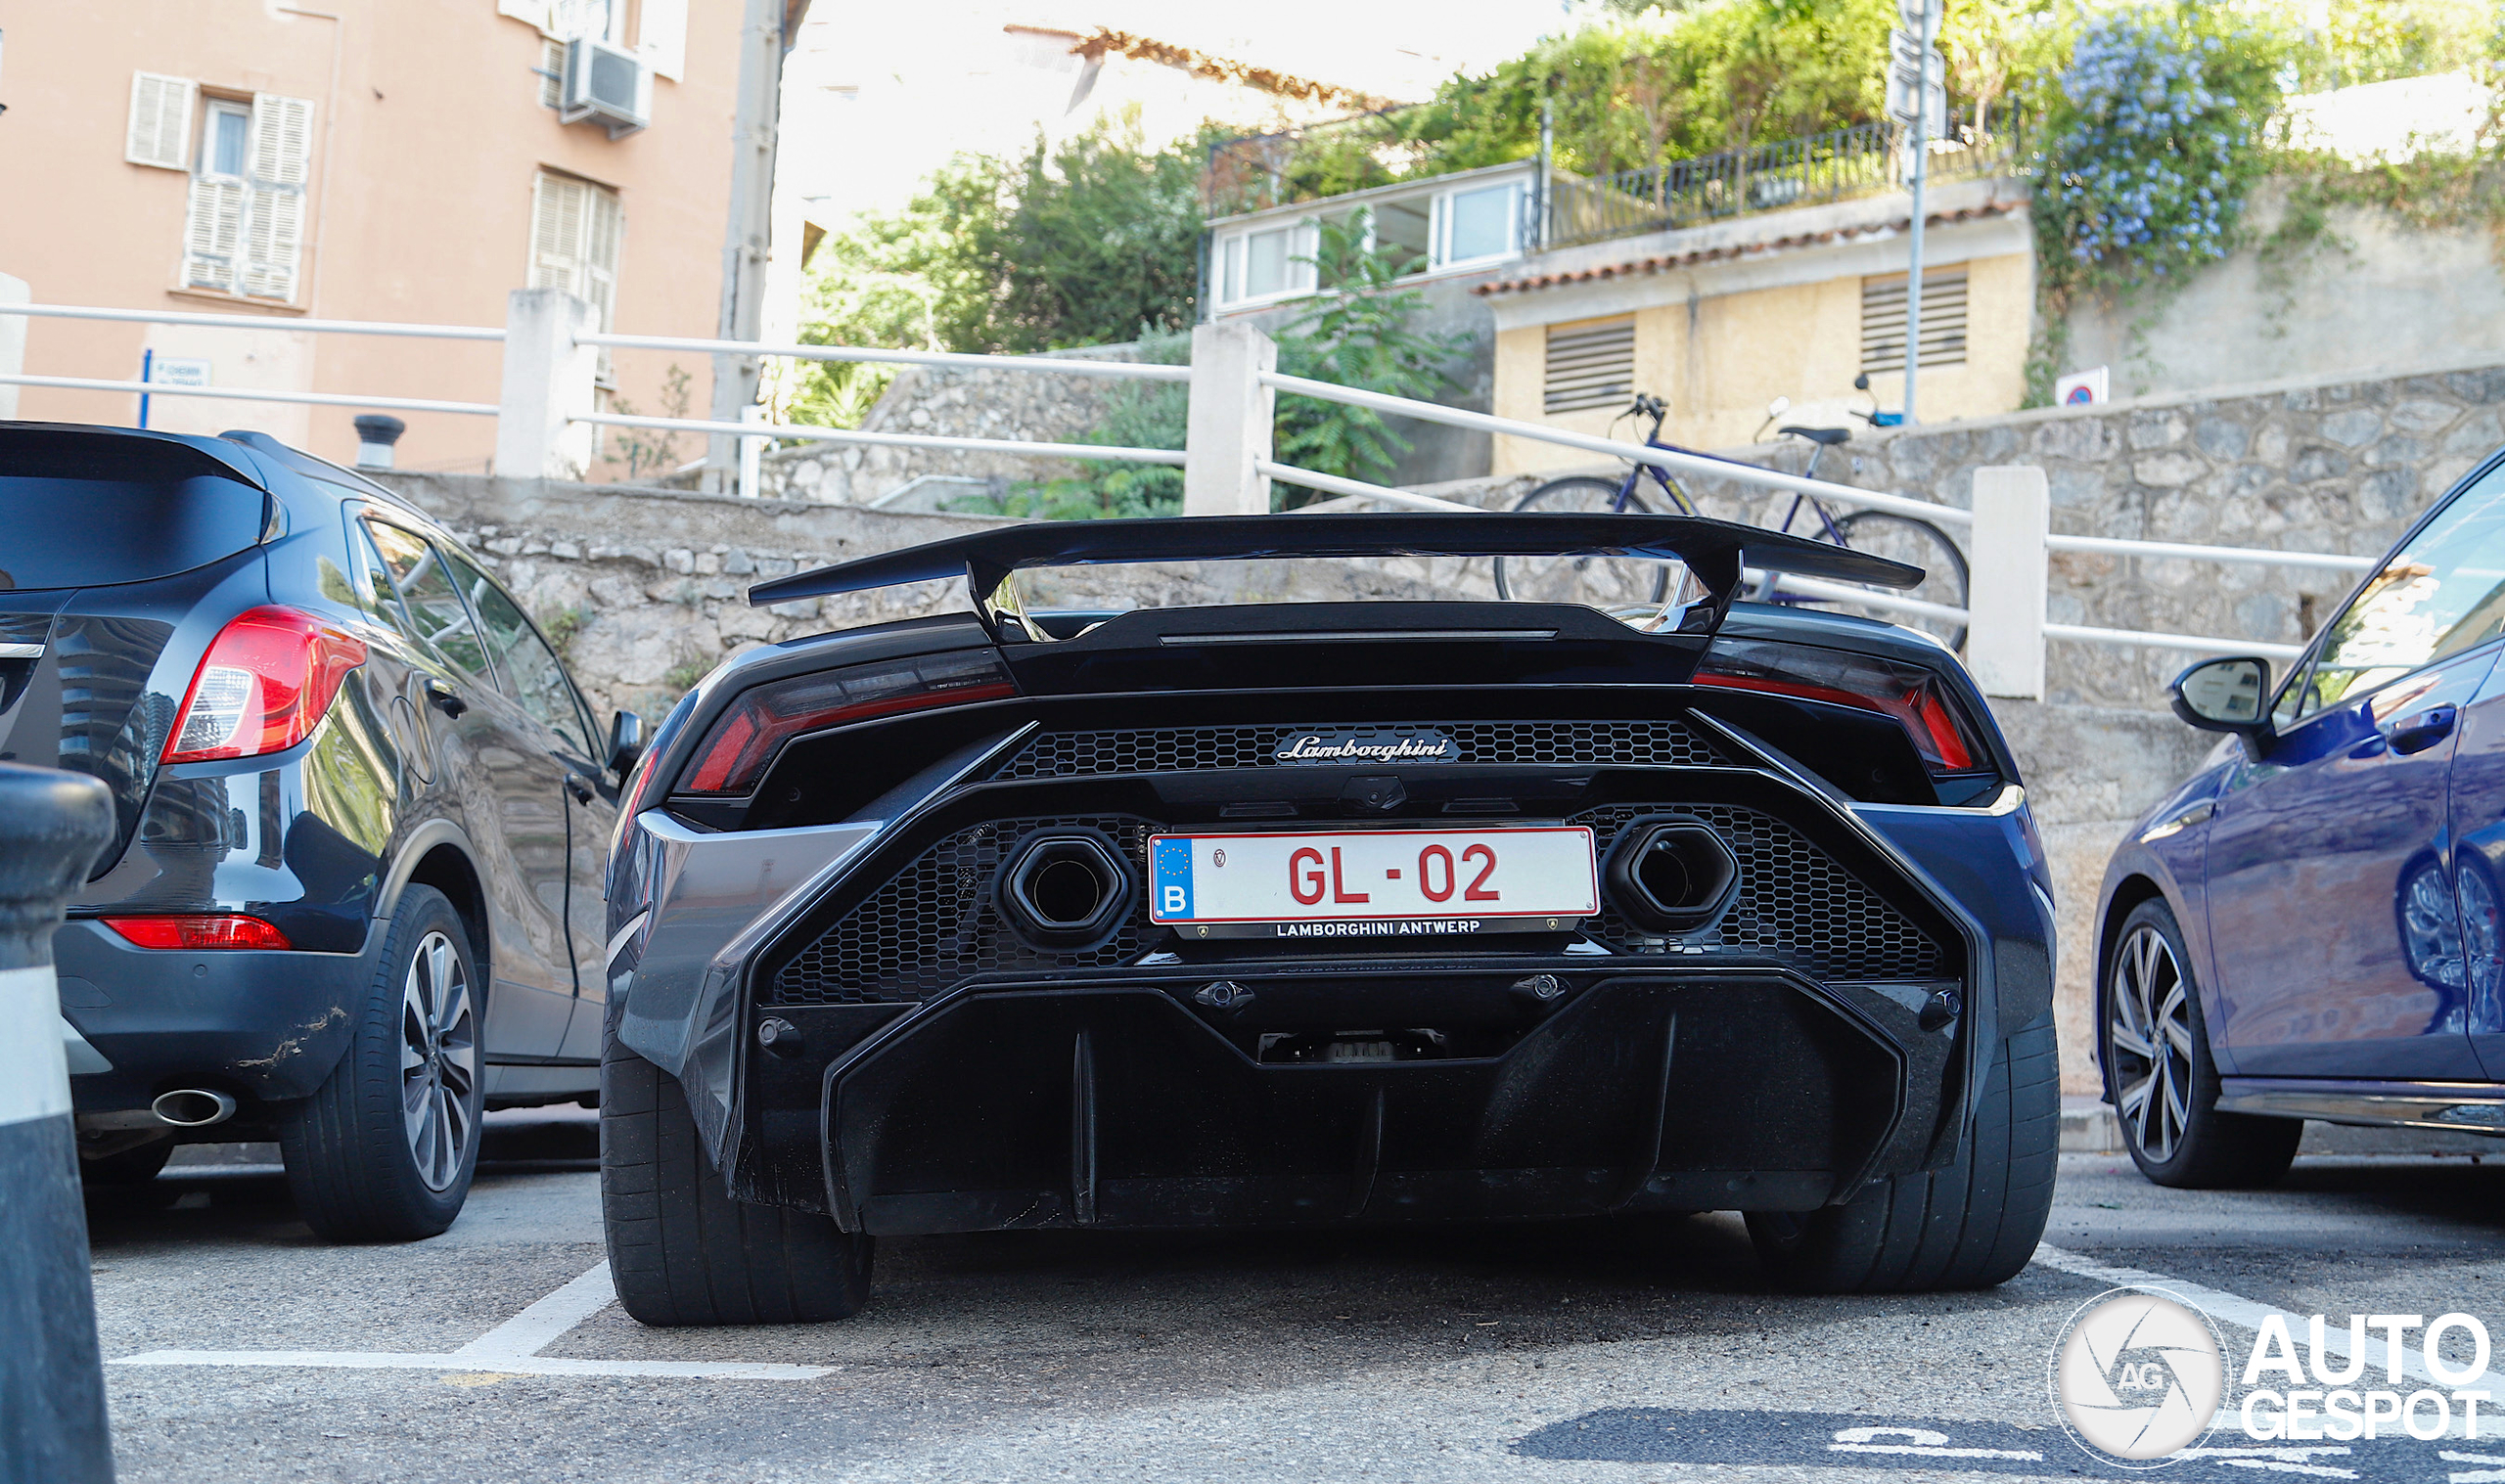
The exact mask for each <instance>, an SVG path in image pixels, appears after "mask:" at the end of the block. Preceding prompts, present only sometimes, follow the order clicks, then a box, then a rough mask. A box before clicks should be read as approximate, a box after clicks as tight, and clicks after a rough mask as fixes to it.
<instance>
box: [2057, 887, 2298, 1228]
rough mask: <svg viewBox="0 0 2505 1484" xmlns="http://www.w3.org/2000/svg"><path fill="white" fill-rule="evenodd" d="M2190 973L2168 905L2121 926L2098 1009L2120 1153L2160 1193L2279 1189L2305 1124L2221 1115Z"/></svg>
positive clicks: (2142, 911) (2137, 913)
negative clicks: (2273, 1186) (2123, 1152)
mask: <svg viewBox="0 0 2505 1484" xmlns="http://www.w3.org/2000/svg"><path fill="white" fill-rule="evenodd" d="M2191 964H2192V956H2191V955H2190V954H2189V953H2187V952H2186V951H2185V950H2184V946H2183V929H2182V928H2181V926H2179V925H2178V924H2177V923H2176V922H2175V921H2174V910H2173V909H2172V908H2170V907H2168V906H2166V904H2165V901H2164V899H2163V898H2162V897H2152V898H2150V899H2149V900H2148V901H2145V902H2142V903H2141V904H2140V905H2139V906H2137V907H2134V908H2132V909H2131V915H2130V916H2129V917H2127V918H2124V919H2123V920H2122V930H2121V931H2120V932H2119V933H2117V934H2116V935H2115V939H2114V962H2112V963H2111V964H2109V965H2107V966H2106V967H2105V992H2104V994H2102V995H2101V996H2099V997H2098V1007H2097V1020H2098V1024H2097V1032H2098V1036H2099V1038H2100V1040H2099V1045H2100V1049H2101V1050H2102V1051H2103V1052H2104V1056H2103V1057H2102V1058H2101V1059H2102V1061H2103V1062H2104V1078H2105V1097H2106V1100H2107V1101H2108V1102H2111V1103H2112V1104H2113V1105H2114V1112H2115V1116H2116V1119H2117V1120H2118V1122H2119V1123H2120V1124H2121V1126H2122V1147H2123V1148H2125V1149H2126V1150H2128V1151H2129V1152H2130V1155H2131V1162H2132V1163H2133V1164H2135V1165H2138V1166H2139V1167H2140V1173H2141V1174H2143V1175H2145V1176H2147V1177H2148V1178H2149V1179H2150V1180H2151V1181H2152V1182H2153V1183H2155V1184H2158V1185H2162V1186H2173V1187H2175V1188H2176V1189H2178V1190H2188V1191H2220V1190H2239V1189H2248V1188H2251V1187H2255V1186H2266V1185H2270V1184H2273V1183H2275V1182H2276V1181H2277V1180H2278V1179H2279V1178H2280V1177H2281V1176H2283V1175H2285V1174H2287V1173H2288V1166H2289V1165H2290V1164H2292V1163H2294V1162H2295V1161H2296V1157H2297V1145H2298V1144H2299V1143H2300V1141H2301V1140H2303V1138H2304V1136H2305V1124H2304V1120H2303V1119H2301V1118H2267V1117H2260V1116H2257V1115H2255V1114H2251V1113H2221V1112H2219V1111H2218V1066H2217V1063H2216V1062H2215V1061H2213V1060H2211V1059H2210V1057H2209V1020H2208V1019H2207V1017H2205V1016H2204V1015H2203V1014H2202V1013H2201V986H2200V982H2199V981H2198V980H2196V979H2194V978H2193V977H2192V969H2191ZM2161 1048H2163V1050H2162V1051H2161V1050H2160V1049H2161ZM2153 1052H2154V1053H2158V1055H2156V1056H2154V1057H2152V1056H2151V1055H2149V1054H2150V1053H2153Z"/></svg>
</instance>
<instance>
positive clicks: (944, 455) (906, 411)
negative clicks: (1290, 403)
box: [758, 345, 1143, 510]
mask: <svg viewBox="0 0 2505 1484" xmlns="http://www.w3.org/2000/svg"><path fill="white" fill-rule="evenodd" d="M1053 354H1054V357H1055V358H1056V359H1062V360H1090V361H1133V360H1137V359H1138V358H1139V347H1138V346H1136V345H1097V346H1090V347H1088V348H1086V349H1081V350H1063V351H1055V352H1054V353H1053ZM1142 384H1143V383H1141V382H1126V381H1114V380H1111V379H1108V378H1102V377H1088V376H1073V375H1069V374H1066V373H1044V372H1031V371H1025V372H1021V371H987V370H986V371H971V370H960V369H957V368H955V367H944V366H907V367H905V368H903V369H902V370H901V371H899V372H898V373H897V375H896V379H895V380H894V381H893V382H889V383H888V390H887V393H886V394H885V395H884V396H882V397H880V398H879V402H878V405H877V406H875V407H873V408H871V409H870V415H869V416H868V417H867V418H864V419H863V420H862V423H861V427H862V430H864V431H866V432H903V433H935V434H943V435H946V436H949V437H959V438H1010V439H1017V440H1021V441H1025V442H1035V443H1068V442H1074V441H1076V440H1077V439H1078V437H1079V435H1080V434H1081V433H1084V432H1088V431H1090V430H1092V429H1094V428H1096V427H1099V426H1101V425H1102V423H1103V422H1104V418H1105V411H1106V405H1107V402H1108V400H1109V399H1110V398H1112V397H1114V396H1116V395H1121V394H1123V392H1122V391H1121V388H1126V387H1138V386H1141V385H1142ZM1130 394H1133V395H1136V394H1137V393H1136V392H1133V393H1130ZM1076 472H1078V468H1077V466H1076V465H1074V464H1070V463H1068V462H1066V461H1062V460H1056V459H1033V458H1027V457H1025V456H1024V455H1019V454H987V453H968V452H963V451H956V450H938V449H932V450H926V449H918V448H895V447H885V446H878V445H868V446H864V445H859V444H852V445H846V444H838V443H821V444H811V445H807V446H803V447H800V448H785V449H776V450H774V451H772V452H769V453H768V454H766V455H765V457H764V458H763V459H762V460H761V461H759V470H758V473H759V479H758V482H759V483H760V484H761V485H762V486H763V487H764V493H765V494H767V495H768V496H771V497H772V498H775V499H784V500H814V501H827V502H833V503H837V504H849V505H868V504H870V503H871V502H873V501H875V500H878V499H880V498H881V497H883V496H888V495H892V494H894V493H895V492H896V491H897V490H899V489H902V488H903V487H904V486H905V485H907V484H909V483H911V482H912V481H913V480H915V479H916V478H918V477H920V476H922V475H925V474H944V475H952V476H955V478H954V479H953V480H950V481H947V482H941V481H937V480H932V481H926V482H925V483H924V484H923V485H922V486H921V487H920V488H919V489H917V490H916V491H914V492H913V493H912V494H909V495H907V496H905V497H904V501H903V503H905V504H908V505H910V506H913V507H915V508H919V509H923V510H930V509H933V508H934V505H933V501H934V499H949V498H954V497H956V496H959V495H966V494H977V493H980V489H979V486H978V485H975V484H967V483H962V482H956V481H957V480H965V479H972V480H977V481H981V483H982V484H985V485H989V486H991V487H992V488H994V489H995V490H997V489H1001V488H1006V487H1007V486H1008V485H1009V484H1012V483H1015V482H1018V481H1020V480H1025V479H1051V478H1058V477H1061V476H1064V475H1067V474H1074V473H1076Z"/></svg>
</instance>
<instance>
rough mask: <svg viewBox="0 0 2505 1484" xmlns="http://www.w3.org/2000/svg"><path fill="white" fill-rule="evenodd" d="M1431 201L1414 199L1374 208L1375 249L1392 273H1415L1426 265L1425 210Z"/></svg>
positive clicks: (1426, 236) (1419, 197)
mask: <svg viewBox="0 0 2505 1484" xmlns="http://www.w3.org/2000/svg"><path fill="white" fill-rule="evenodd" d="M1433 201H1434V198H1432V197H1427V196H1413V197H1411V198H1409V199H1408V200H1406V201H1387V202H1379V203H1377V204H1376V206H1375V208H1374V246H1375V250H1376V251H1378V252H1381V253H1383V254H1384V255H1385V256H1386V257H1388V258H1389V259H1390V262H1391V271H1393V272H1394V273H1415V272H1417V271H1419V270H1420V269H1422V268H1424V267H1426V266H1427V238H1428V220H1427V218H1428V214H1429V213H1428V207H1429V205H1430V204H1431V203H1432V202H1433Z"/></svg>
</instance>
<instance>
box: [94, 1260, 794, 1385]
mask: <svg viewBox="0 0 2505 1484" xmlns="http://www.w3.org/2000/svg"><path fill="white" fill-rule="evenodd" d="M616 1299H617V1284H616V1283H615V1282H614V1281H613V1280H612V1279H611V1278H610V1274H609V1264H608V1263H606V1262H604V1263H601V1264H600V1265H599V1266H597V1267H595V1268H593V1269H592V1270H591V1271H590V1272H588V1273H585V1274H584V1275H583V1276H582V1277H580V1278H577V1279H575V1280H574V1281H573V1282H569V1283H568V1284H566V1285H565V1286H564V1287H562V1288H559V1289H558V1290H557V1291H556V1292H554V1293H551V1294H549V1295H548V1296H547V1297H546V1298H543V1299H541V1300H539V1301H538V1302H537V1303H535V1304H532V1305H531V1306H530V1307H529V1308H527V1309H524V1310H523V1311H522V1312H521V1313H520V1314H517V1315H515V1316H514V1317H513V1318H511V1319H509V1320H507V1321H505V1322H504V1323H503V1324H501V1325H498V1326H497V1327H494V1328H493V1329H490V1330H488V1331H487V1332H486V1333H484V1334H482V1335H480V1336H478V1338H477V1339H475V1340H472V1341H471V1342H470V1343H468V1344H466V1345H464V1346H462V1347H461V1348H460V1349H458V1350H455V1351H453V1352H452V1353H451V1354H449V1355H423V1354H416V1353H408V1352H401V1351H392V1350H151V1351H148V1352H147V1353H146V1354H143V1355H126V1356H123V1357H122V1358H121V1359H119V1360H116V1361H114V1363H113V1364H114V1365H116V1366H297V1367H310V1368H313V1369H317V1370H332V1371H469V1372H496V1373H498V1374H504V1375H640V1376H668V1377H673V1378H676V1379H681V1380H701V1381H807V1380H815V1379H816V1378H817V1377H819V1376H822V1375H829V1374H832V1373H833V1372H834V1370H835V1368H834V1367H832V1366H782V1365H769V1364H765V1363H763V1362H744V1361H589V1360H577V1359H574V1358H573V1357H571V1356H552V1355H541V1354H540V1353H539V1352H540V1351H542V1350H545V1349H547V1348H548V1347H549V1346H550V1345H552V1344H554V1343H556V1341H557V1338H558V1336H560V1335H562V1334H564V1333H565V1332H566V1331H567V1330H569V1329H571V1328H573V1327H575V1326H576V1325H579V1324H581V1323H582V1322H583V1321H585V1320H587V1319H589V1318H591V1317H592V1316H593V1315H595V1314H598V1313H599V1312H600V1311H601V1310H603V1309H606V1308H608V1307H609V1306H610V1305H611V1304H612V1303H615V1301H616Z"/></svg>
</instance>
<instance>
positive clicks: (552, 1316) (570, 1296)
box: [452, 1262, 617, 1359]
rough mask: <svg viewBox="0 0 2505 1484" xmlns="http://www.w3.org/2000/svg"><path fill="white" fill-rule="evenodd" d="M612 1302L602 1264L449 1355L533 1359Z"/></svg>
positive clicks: (610, 1283)
mask: <svg viewBox="0 0 2505 1484" xmlns="http://www.w3.org/2000/svg"><path fill="white" fill-rule="evenodd" d="M615 1302H617V1284H616V1283H615V1282H614V1281H612V1280H611V1278H610V1276H609V1264H608V1263H606V1262H604V1263H601V1264H600V1265H599V1266H597V1267H595V1268H593V1269H592V1270H591V1271H590V1272H588V1273H586V1274H584V1275H583V1276H582V1277H580V1278H577V1279H575V1280H574V1281H573V1282H569V1283H568V1284H566V1286H564V1287H562V1288H560V1289H558V1290H557V1291H556V1292H554V1293H551V1294H549V1295H548V1296H547V1297H546V1298H543V1299H541V1300H540V1301H539V1302H537V1303H535V1304H532V1305H531V1306H530V1307H529V1308H527V1309H524V1310H523V1311H522V1312H521V1313H520V1314H517V1315H515V1316H514V1317H513V1318H511V1319H509V1320H506V1321H505V1322H504V1323H503V1324H501V1325H498V1326H497V1327H494V1328H493V1329H490V1330H488V1331H487V1332H486V1333H484V1334H482V1335H479V1336H478V1338H477V1339H474V1340H472V1341H471V1342H470V1343H468V1344H466V1345H464V1346H462V1347H461V1348H460V1349H458V1350H455V1351H454V1352H452V1353H453V1354H455V1355H458V1356H464V1357H468V1358H471V1359H477V1358H479V1357H482V1356H498V1355H503V1356H516V1355H537V1354H538V1353H539V1352H540V1351H542V1350H545V1349H547V1348H548V1347H549V1346H550V1345H553V1344H555V1343H556V1342H557V1336H559V1335H561V1334H563V1333H565V1332H566V1331H567V1330H569V1329H571V1328H572V1327H575V1326H576V1325H579V1324H581V1323H582V1322H583V1321H584V1320H587V1319H589V1318H591V1317H592V1316H593V1315H595V1314H598V1313H599V1312H600V1311H601V1310H603V1309H606V1308H608V1307H609V1306H610V1305H611V1304H614V1303H615Z"/></svg>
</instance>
